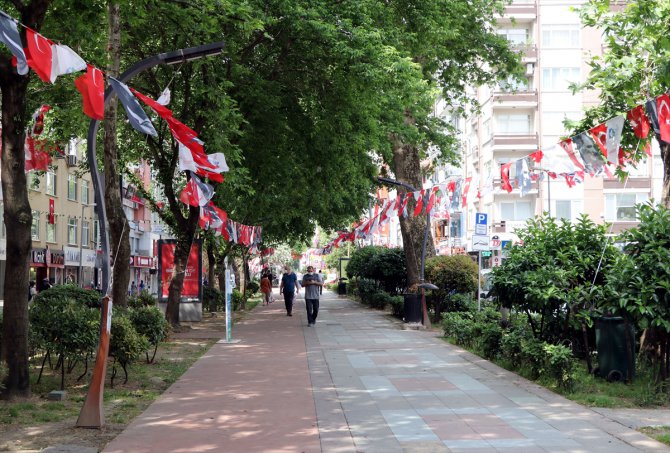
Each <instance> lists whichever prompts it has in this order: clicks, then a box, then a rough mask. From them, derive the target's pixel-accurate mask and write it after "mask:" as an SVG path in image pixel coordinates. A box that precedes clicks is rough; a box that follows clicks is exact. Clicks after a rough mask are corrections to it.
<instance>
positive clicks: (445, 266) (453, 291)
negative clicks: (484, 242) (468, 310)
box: [426, 255, 479, 322]
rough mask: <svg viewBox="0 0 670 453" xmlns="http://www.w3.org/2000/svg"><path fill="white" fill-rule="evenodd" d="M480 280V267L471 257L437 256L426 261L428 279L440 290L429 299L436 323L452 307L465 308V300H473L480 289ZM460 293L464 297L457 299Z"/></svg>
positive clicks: (434, 292)
mask: <svg viewBox="0 0 670 453" xmlns="http://www.w3.org/2000/svg"><path fill="white" fill-rule="evenodd" d="M478 278H479V266H477V263H475V262H474V261H473V260H472V259H471V258H470V257H469V256H465V255H450V256H435V257H432V258H430V259H428V260H426V279H427V280H428V281H429V282H431V283H433V284H434V285H436V286H437V287H438V288H439V289H438V290H436V291H433V292H432V294H431V295H430V297H429V298H428V303H429V304H430V306H432V309H433V311H434V313H435V321H436V322H437V321H438V320H439V319H441V316H442V312H443V311H445V310H448V309H449V308H451V307H453V308H459V309H460V308H465V307H463V306H461V304H462V303H463V304H467V302H466V301H465V300H464V299H463V298H464V297H468V296H470V298H472V294H473V292H476V290H477V287H478V284H477V279H478ZM459 293H460V294H463V296H458V297H456V295H457V294H459ZM454 297H456V298H455V299H453V298H454ZM452 299H453V300H452ZM457 311H460V310H457Z"/></svg>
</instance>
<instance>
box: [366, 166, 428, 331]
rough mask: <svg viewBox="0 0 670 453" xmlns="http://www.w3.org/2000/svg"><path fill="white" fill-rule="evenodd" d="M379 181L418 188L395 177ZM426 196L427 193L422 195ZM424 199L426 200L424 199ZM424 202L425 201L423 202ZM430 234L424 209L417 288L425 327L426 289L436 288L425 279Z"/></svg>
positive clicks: (426, 312) (409, 188) (426, 322)
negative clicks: (423, 228)
mask: <svg viewBox="0 0 670 453" xmlns="http://www.w3.org/2000/svg"><path fill="white" fill-rule="evenodd" d="M377 180H378V181H379V182H383V183H385V184H391V185H394V186H402V187H404V188H406V189H407V190H410V191H412V192H416V191H417V190H419V189H416V188H414V187H412V186H410V185H409V184H407V183H404V182H401V181H396V180H395V179H390V178H382V177H381V176H380V177H377ZM424 197H427V195H424ZM424 201H426V200H424ZM424 204H425V203H424ZM429 234H430V211H426V229H425V231H424V233H423V244H422V246H421V268H420V269H419V288H421V312H422V314H423V325H424V327H426V328H427V329H428V328H430V325H431V324H430V317H429V316H428V307H427V306H426V291H425V290H426V289H429V290H435V289H438V287H437V286H435V285H433V284H432V283H427V282H426V281H425V269H426V244H428V235H429Z"/></svg>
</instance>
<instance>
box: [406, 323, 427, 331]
mask: <svg viewBox="0 0 670 453" xmlns="http://www.w3.org/2000/svg"><path fill="white" fill-rule="evenodd" d="M402 330H426V326H424V325H423V324H421V323H420V322H406V323H403V325H402Z"/></svg>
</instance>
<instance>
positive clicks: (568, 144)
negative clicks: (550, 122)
mask: <svg viewBox="0 0 670 453" xmlns="http://www.w3.org/2000/svg"><path fill="white" fill-rule="evenodd" d="M558 144H559V145H560V146H561V148H563V150H564V151H565V152H566V153H567V154H568V157H569V158H570V160H571V161H572V163H574V164H575V165H576V166H577V168H579V169H580V170H584V164H583V163H582V162H581V160H579V158H578V157H577V154H575V150H574V149H573V147H572V139H570V138H566V139H565V140H561V141H560V142H558Z"/></svg>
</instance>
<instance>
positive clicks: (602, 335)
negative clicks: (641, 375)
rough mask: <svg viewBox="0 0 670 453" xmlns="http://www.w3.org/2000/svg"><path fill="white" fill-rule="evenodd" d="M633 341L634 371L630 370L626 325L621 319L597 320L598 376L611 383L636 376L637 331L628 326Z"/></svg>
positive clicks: (603, 318)
mask: <svg viewBox="0 0 670 453" xmlns="http://www.w3.org/2000/svg"><path fill="white" fill-rule="evenodd" d="M628 329H629V332H630V338H631V341H632V344H631V350H630V355H631V357H632V359H633V369H632V370H629V369H628V354H627V353H626V324H625V322H624V320H623V318H621V317H607V316H602V317H599V318H596V349H597V351H598V369H597V370H596V374H597V375H598V376H600V377H603V378H605V379H607V380H608V381H610V382H613V381H624V380H626V379H628V378H632V377H633V376H635V330H634V329H633V326H632V325H629V326H628Z"/></svg>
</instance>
